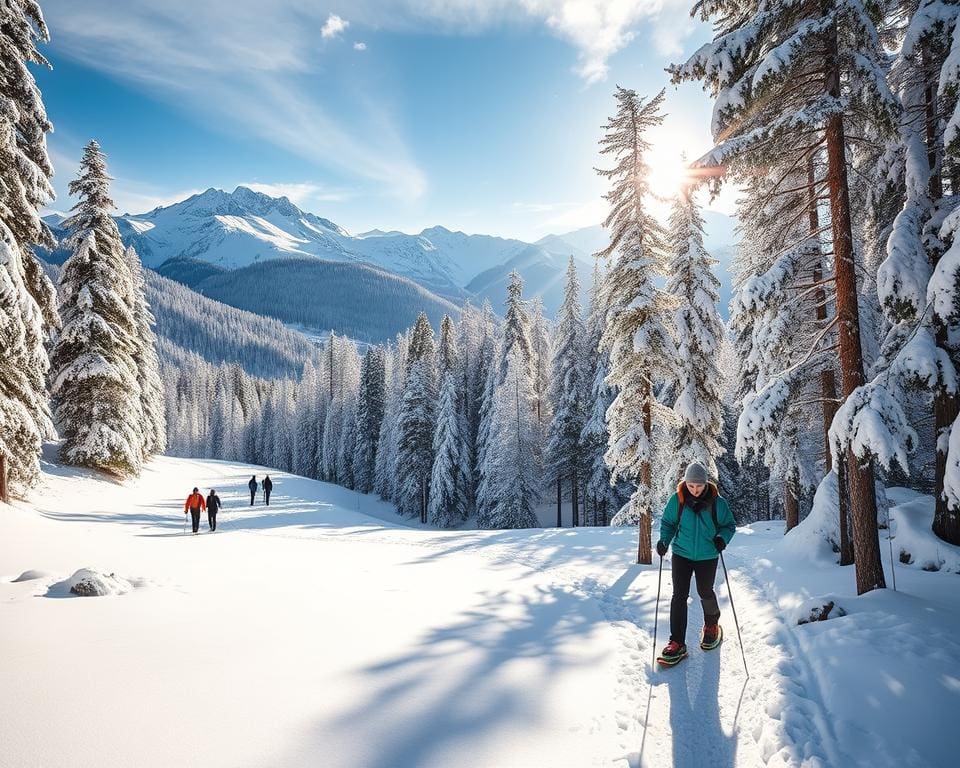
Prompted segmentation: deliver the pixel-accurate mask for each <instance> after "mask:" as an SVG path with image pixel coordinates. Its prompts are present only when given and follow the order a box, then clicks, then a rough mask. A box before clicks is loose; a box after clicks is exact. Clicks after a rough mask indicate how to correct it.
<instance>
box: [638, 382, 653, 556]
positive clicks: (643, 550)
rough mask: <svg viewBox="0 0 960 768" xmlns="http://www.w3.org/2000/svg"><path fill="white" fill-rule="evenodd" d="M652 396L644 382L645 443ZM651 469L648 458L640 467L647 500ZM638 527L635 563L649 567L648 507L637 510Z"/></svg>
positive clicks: (648, 432) (650, 523)
mask: <svg viewBox="0 0 960 768" xmlns="http://www.w3.org/2000/svg"><path fill="white" fill-rule="evenodd" d="M652 396H653V393H652V391H651V387H650V382H649V381H646V382H645V383H644V385H643V433H644V434H645V435H646V436H647V442H648V443H649V441H650V438H651V432H652V431H653V424H652V422H653V419H652V413H651V408H650V398H651V397H652ZM652 474H653V473H652V469H651V464H650V460H649V458H648V459H647V460H646V461H645V462H643V463H642V464H641V465H640V484H641V485H642V486H644V487H645V488H646V489H647V498H648V499H649V498H650V497H651V496H652V488H651V487H650V486H651V484H652V480H653V477H652ZM639 513H640V515H639V517H640V519H639V525H640V536H639V544H638V550H637V562H638V563H641V564H644V565H650V564H651V563H653V552H652V551H651V546H650V544H651V541H650V539H651V535H652V534H651V531H652V529H653V521H652V520H651V514H650V506H649V504H648V505H647V508H646V509H641V510H639Z"/></svg>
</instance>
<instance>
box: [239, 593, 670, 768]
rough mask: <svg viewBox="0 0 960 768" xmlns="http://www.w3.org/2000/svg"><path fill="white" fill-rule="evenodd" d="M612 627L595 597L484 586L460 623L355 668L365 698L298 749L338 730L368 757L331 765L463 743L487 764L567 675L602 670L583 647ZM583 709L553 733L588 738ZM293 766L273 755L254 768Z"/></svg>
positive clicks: (380, 763)
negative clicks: (486, 756)
mask: <svg viewBox="0 0 960 768" xmlns="http://www.w3.org/2000/svg"><path fill="white" fill-rule="evenodd" d="M524 578H540V576H539V575H538V574H531V575H530V576H529V577H524ZM647 603H649V604H647ZM633 608H634V610H636V611H637V612H644V613H649V612H652V609H653V600H652V599H651V600H649V601H645V600H639V601H637V602H636V603H635V604H634V606H633ZM608 623H609V618H608V617H607V616H605V615H604V613H603V612H602V611H601V609H600V606H599V605H598V603H597V601H596V600H595V599H594V598H593V597H590V596H588V595H586V594H584V593H582V592H579V591H571V590H570V589H568V588H564V587H562V586H557V585H545V584H537V585H534V586H533V587H532V588H531V589H526V588H522V589H514V590H510V591H502V592H501V591H497V592H486V593H484V594H483V602H482V603H481V604H480V605H478V606H476V607H474V608H472V609H470V610H467V611H465V612H463V613H462V614H461V615H460V618H459V619H458V620H457V621H455V622H453V623H451V624H449V625H446V626H439V627H432V628H425V629H424V630H423V632H422V633H421V635H420V636H419V638H418V639H417V640H416V641H415V642H414V643H412V644H411V645H409V646H407V648H406V650H405V651H404V652H403V653H400V654H397V655H395V656H393V657H392V658H389V659H387V660H385V661H383V662H381V663H377V664H372V665H370V666H367V667H363V668H360V669H357V670H354V671H352V672H351V673H350V678H351V680H354V679H356V678H359V679H360V682H361V685H359V686H357V687H358V688H360V689H362V690H364V691H365V692H366V694H365V695H364V696H363V697H362V698H359V699H356V700H354V701H353V702H352V704H351V705H350V706H349V707H348V708H347V709H344V710H341V711H340V713H339V714H336V715H332V716H331V717H330V718H328V719H326V720H324V721H321V722H320V723H318V724H317V726H316V727H315V728H314V729H311V730H309V731H308V732H307V733H305V734H304V735H303V736H302V737H300V738H298V739H296V742H297V743H296V744H295V745H293V746H292V748H291V755H295V754H300V755H302V754H309V753H310V751H311V750H313V751H315V753H316V754H329V753H328V752H327V751H326V750H328V749H329V744H328V743H327V739H328V736H327V734H329V733H330V732H331V731H332V732H335V733H343V732H345V733H348V734H349V742H350V743H352V744H363V745H367V748H366V749H365V750H364V753H363V754H351V755H342V754H339V755H329V757H330V758H331V764H333V765H363V766H364V767H365V768H397V766H411V767H412V766H422V765H428V764H429V765H442V764H450V762H449V761H450V755H451V754H452V753H455V751H456V750H460V749H471V750H477V749H479V750H480V751H479V752H477V751H472V752H471V755H472V757H471V760H470V761H468V762H470V764H474V765H477V764H484V763H483V761H482V758H481V757H480V756H481V755H482V754H483V746H484V745H489V744H496V743H497V741H498V739H500V738H504V737H507V738H516V734H517V733H518V732H523V731H525V730H528V729H532V728H539V727H542V725H543V718H544V717H548V716H549V713H548V706H547V704H546V703H545V702H546V701H548V700H549V699H550V698H551V697H552V696H554V695H555V694H554V687H555V686H556V685H557V681H559V680H560V678H561V677H562V674H563V673H564V672H569V671H572V670H574V669H588V670H589V669H596V670H597V671H598V674H599V671H600V670H601V669H603V668H604V665H605V664H606V663H607V662H608V661H609V659H608V657H607V656H606V651H602V652H601V651H597V652H596V653H586V652H584V651H583V644H584V643H589V642H590V641H589V637H590V636H591V635H592V633H593V632H595V631H597V630H598V629H600V627H601V625H603V626H604V627H605V625H607V624H608ZM385 631H389V629H388V628H385ZM604 647H605V646H604ZM574 649H576V650H574ZM520 664H522V668H521V667H520V666H519V665H520ZM566 692H567V694H569V688H568V689H566ZM583 706H584V704H583V702H582V701H573V702H570V709H569V712H567V713H560V714H559V715H558V717H559V718H560V719H561V722H557V723H555V726H556V731H557V732H567V731H568V730H569V728H570V727H572V726H573V725H574V724H577V725H580V726H583V727H584V731H583V733H582V734H581V736H582V738H588V736H587V734H588V732H589V722H588V721H589V719H590V714H589V713H585V711H584V709H583ZM603 707H608V709H606V710H605V711H597V712H596V713H595V714H596V715H602V714H603V715H610V716H612V715H613V714H614V712H615V709H616V703H615V702H614V701H612V700H608V701H606V702H603V703H602V704H601V709H602V708H603ZM565 716H567V717H568V718H569V719H566V720H564V717H565ZM499 754H500V755H502V752H500V753H499ZM492 759H493V758H491V760H492ZM291 761H292V758H291ZM287 762H290V761H288V760H285V759H284V757H283V756H282V755H281V756H276V755H271V756H259V757H258V758H257V759H255V760H253V761H252V762H251V765H264V764H271V765H283V764H286V763H287ZM491 764H492V763H491Z"/></svg>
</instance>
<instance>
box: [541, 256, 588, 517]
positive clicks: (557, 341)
mask: <svg viewBox="0 0 960 768" xmlns="http://www.w3.org/2000/svg"><path fill="white" fill-rule="evenodd" d="M553 338H554V341H553V349H554V357H553V378H552V379H551V381H550V402H551V403H552V404H553V418H552V420H551V421H550V427H549V433H548V434H549V438H548V442H547V451H546V469H547V472H546V476H547V480H548V481H552V482H554V483H556V488H557V527H558V528H560V527H562V526H563V518H562V516H561V512H562V509H563V507H562V503H563V492H562V487H563V483H564V482H569V484H570V502H571V506H572V509H573V525H574V526H576V525H579V524H580V504H579V502H580V484H581V482H582V481H583V476H584V471H585V462H584V449H583V443H582V437H581V433H582V432H583V425H584V415H585V411H586V406H587V392H586V391H585V382H584V342H585V329H584V327H583V320H582V318H581V316H580V281H579V278H578V277H577V267H576V264H575V263H574V261H573V256H571V257H570V260H569V262H568V263H567V285H566V287H565V289H564V293H563V304H562V305H561V307H560V312H559V315H558V317H557V324H556V328H555V330H554V335H553Z"/></svg>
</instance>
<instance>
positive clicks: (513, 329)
mask: <svg viewBox="0 0 960 768" xmlns="http://www.w3.org/2000/svg"><path fill="white" fill-rule="evenodd" d="M508 280H509V282H508V283H507V300H506V302H505V303H506V307H507V311H506V313H505V314H504V318H503V333H502V343H501V345H500V354H499V356H498V358H497V368H498V375H499V381H500V382H502V381H504V379H505V378H506V375H507V365H508V364H509V361H510V358H511V356H512V355H513V351H514V349H516V350H518V353H519V355H520V358H519V359H520V362H521V364H522V365H524V366H526V368H527V370H528V371H529V373H528V375H532V370H531V366H532V358H533V343H532V342H531V341H530V317H529V316H528V315H527V310H526V308H525V307H524V306H523V304H524V302H523V278H522V277H521V276H520V273H519V272H517V271H516V270H514V271H513V272H511V273H510V275H509V277H508Z"/></svg>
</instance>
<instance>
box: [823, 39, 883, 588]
mask: <svg viewBox="0 0 960 768" xmlns="http://www.w3.org/2000/svg"><path fill="white" fill-rule="evenodd" d="M827 70H828V78H827V83H828V87H829V91H830V94H831V95H832V96H834V97H836V98H840V72H839V66H838V62H837V31H836V26H835V25H834V27H833V29H832V30H831V32H830V34H829V40H828V53H827ZM826 140H827V162H828V166H829V172H828V182H829V191H830V209H831V218H832V225H833V253H834V276H835V279H836V289H837V315H838V317H839V325H838V328H839V342H840V381H841V387H842V392H843V396H844V398H847V397H849V396H850V395H851V394H852V393H853V391H854V390H855V389H856V388H857V387H859V386H862V385H863V384H864V383H865V378H864V374H863V349H862V347H861V344H860V311H859V306H858V302H857V275H856V268H855V264H854V254H853V234H852V226H851V221H850V191H849V187H848V184H847V162H846V152H845V150H846V139H845V137H844V127H843V116H842V115H839V114H836V115H832V116H831V117H830V118H829V119H828V120H827V131H826ZM847 468H848V475H849V484H850V513H851V521H852V523H853V552H854V559H855V563H856V581H857V594H858V595H862V594H864V593H865V592H869V591H871V590H873V589H879V588H883V587H885V586H886V581H885V580H884V575H883V565H882V563H881V560H880V538H879V535H878V533H877V499H876V489H875V487H874V481H873V469H872V467H871V466H870V465H869V464H868V465H867V466H860V465H859V464H858V463H857V459H856V457H855V456H854V455H853V452H852V451H851V450H850V449H847Z"/></svg>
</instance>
